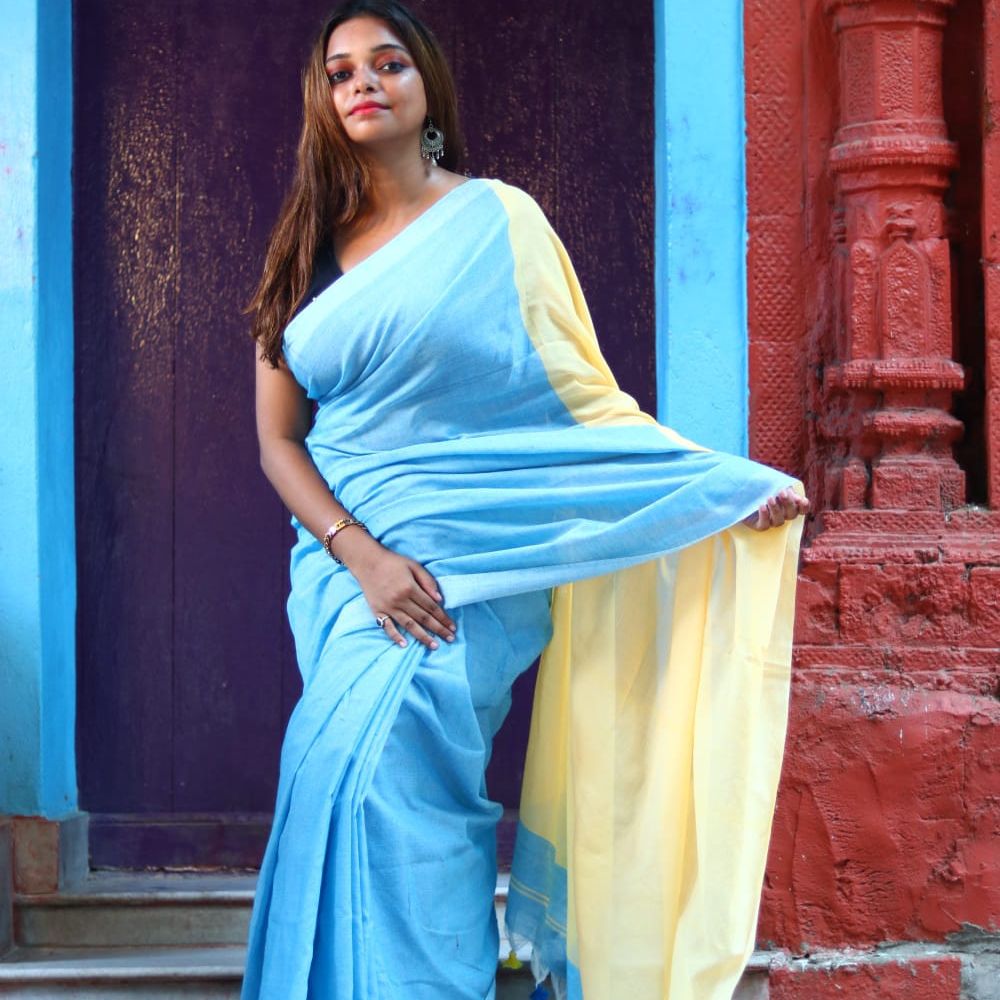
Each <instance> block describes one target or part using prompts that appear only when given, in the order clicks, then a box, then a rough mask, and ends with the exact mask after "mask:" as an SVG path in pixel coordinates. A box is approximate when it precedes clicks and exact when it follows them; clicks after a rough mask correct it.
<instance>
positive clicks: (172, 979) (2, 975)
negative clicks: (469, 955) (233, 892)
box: [0, 945, 535, 1000]
mask: <svg viewBox="0 0 1000 1000" xmlns="http://www.w3.org/2000/svg"><path fill="white" fill-rule="evenodd" d="M244 957H245V951H244V949H243V948H240V947H234V946H224V945H223V946H214V947H202V948H197V947H179V948H170V947H163V946H154V947H146V948H143V947H126V948H17V949H15V951H14V952H12V953H10V954H8V955H6V956H4V958H3V960H2V961H0V996H3V997H10V998H12V1000H70V998H72V1000H105V998H107V1000H194V998H198V1000H238V997H239V995H240V982H241V980H242V978H243V962H244ZM534 985H535V984H534V981H533V979H532V978H531V976H530V975H529V974H527V973H526V972H525V971H521V972H511V971H509V970H506V969H501V970H500V971H499V973H498V975H497V1000H528V997H529V996H530V995H531V992H532V990H533V989H534Z"/></svg>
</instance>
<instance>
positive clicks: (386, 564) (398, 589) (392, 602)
mask: <svg viewBox="0 0 1000 1000" xmlns="http://www.w3.org/2000/svg"><path fill="white" fill-rule="evenodd" d="M334 545H335V546H336V550H337V557H338V558H339V559H342V560H343V562H344V565H345V566H346V567H347V568H348V569H349V570H350V571H351V573H352V574H353V575H354V578H355V579H356V580H357V581H358V584H359V585H360V586H361V590H362V592H363V593H364V595H365V600H366V601H367V602H368V607H369V608H371V611H372V615H373V616H374V617H376V618H381V617H383V616H386V615H387V616H388V617H387V618H386V619H385V624H384V625H383V626H382V627H383V628H384V629H385V633H386V635H387V636H389V638H390V639H392V641H393V642H395V643H396V644H397V645H399V646H405V645H406V638H405V637H404V636H403V631H406V632H409V633H410V635H412V636H413V638H414V639H416V640H417V641H418V642H422V643H423V644H424V645H425V646H426V647H427V648H428V649H437V648H438V642H437V638H436V637H440V638H442V639H444V640H445V642H453V641H454V639H455V630H456V625H455V623H454V622H453V621H452V620H451V618H450V617H449V616H448V614H447V613H446V612H445V610H444V608H442V607H441V600H442V597H441V592H440V591H439V590H438V586H437V582H436V581H435V579H434V577H433V576H431V574H430V573H428V572H427V570H425V569H424V568H423V566H421V565H420V563H418V562H416V561H415V560H413V559H407V558H406V557H405V556H401V555H399V554H398V553H397V552H393V551H392V550H391V549H387V548H386V547H385V546H384V545H382V544H381V543H380V542H377V541H376V540H375V539H374V538H372V537H371V535H369V534H368V533H367V532H366V531H363V530H361V529H353V528H352V529H345V530H344V531H341V532H338V533H337V538H336V540H335V542H334Z"/></svg>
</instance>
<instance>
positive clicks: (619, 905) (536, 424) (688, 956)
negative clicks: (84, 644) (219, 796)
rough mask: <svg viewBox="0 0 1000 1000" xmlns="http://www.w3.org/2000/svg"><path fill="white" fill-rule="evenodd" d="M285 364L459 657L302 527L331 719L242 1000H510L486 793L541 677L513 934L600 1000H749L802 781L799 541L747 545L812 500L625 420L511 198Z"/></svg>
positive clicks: (475, 203)
mask: <svg viewBox="0 0 1000 1000" xmlns="http://www.w3.org/2000/svg"><path fill="white" fill-rule="evenodd" d="M285 357H286V360H287V362H288V364H289V366H290V368H291V370H292V372H293V373H294V374H295V377H296V378H297V379H298V380H299V382H300V383H301V384H302V385H303V386H304V387H305V388H306V391H307V392H308V394H309V395H310V396H311V397H312V398H313V399H315V400H316V401H317V402H318V404H319V405H318V409H317V414H316V418H315V421H314V425H313V428H312V430H311V431H310V434H309V436H308V439H307V442H306V443H307V447H308V448H309V452H310V454H311V456H312V458H313V461H314V462H315V464H316V466H317V468H318V469H319V471H320V473H321V474H322V475H323V476H324V477H325V479H326V480H327V482H328V484H329V486H330V488H331V490H332V491H333V492H334V494H335V495H336V496H337V497H338V499H339V500H340V502H341V503H342V504H344V506H345V507H346V508H347V509H349V510H351V511H352V513H353V514H354V515H355V516H357V517H359V518H361V519H362V520H364V521H365V522H366V523H367V524H368V526H369V528H370V529H371V531H372V533H373V534H374V535H375V536H376V537H377V538H379V540H380V541H381V542H382V543H383V544H385V545H386V546H388V547H389V548H391V549H393V550H395V551H397V552H400V553H402V554H404V555H407V556H410V557H412V558H413V559H415V560H417V561H419V562H420V563H422V564H423V565H425V566H426V567H427V568H428V570H429V571H430V572H431V573H433V574H434V576H435V577H436V578H437V580H438V582H439V584H440V587H441V590H442V592H443V593H444V595H445V606H446V607H447V608H448V609H449V612H450V613H451V614H452V615H453V616H454V617H456V620H458V621H459V635H458V640H457V642H456V643H455V644H454V645H453V646H447V647H445V646H444V645H443V646H442V648H441V649H439V650H436V651H433V652H430V651H427V650H426V649H425V648H424V647H422V646H420V645H419V644H417V643H416V642H411V643H410V644H409V646H408V647H407V648H405V649H400V648H399V647H396V646H394V645H393V644H392V643H390V642H389V641H388V640H387V639H386V637H385V635H384V634H383V633H382V632H381V630H379V629H378V628H377V627H376V626H375V624H374V622H373V621H372V615H371V612H370V610H369V609H368V607H367V605H366V604H365V602H364V599H363V596H362V595H361V594H360V592H359V590H358V588H357V584H356V583H355V582H354V581H353V578H352V577H351V576H350V574H349V573H348V572H347V571H346V570H344V569H343V568H341V567H338V566H336V565H335V564H333V563H332V562H331V561H330V560H329V559H328V558H327V557H326V555H325V553H323V551H322V548H321V547H320V546H319V544H318V543H317V542H316V540H315V539H313V538H312V537H311V536H310V535H309V534H308V533H307V532H306V531H305V530H304V529H303V528H302V527H301V525H298V524H296V527H297V529H298V531H299V541H298V543H297V545H296V547H295V549H294V550H293V553H292V571H291V578H292V593H291V596H290V598H289V620H290V622H291V625H292V631H293V634H294V636H295V641H296V651H297V655H298V660H299V664H300V669H301V670H302V675H303V681H304V691H303V696H302V700H301V702H300V703H299V705H298V706H297V707H296V709H295V711H294V712H293V715H292V718H291V720H290V722H289V727H288V732H287V734H286V738H285V745H284V747H283V750H282V758H281V777H280V781H279V789H278V796H277V803H276V809H275V825H274V829H273V831H272V835H271V839H270V841H269V844H268V849H267V853H266V855H265V859H264V863H263V865H262V868H261V876H260V883H259V888H258V893H257V899H256V901H255V906H254V914H253V918H252V922H251V931H250V941H249V949H248V968H247V975H246V979H245V982H244V990H243V997H244V1000H256V998H261V997H264V998H280V1000H396V998H403V997H406V998H407V1000H424V998H425V997H426V998H427V1000H430V998H432V997H445V996H447V997H449V998H455V1000H464V998H466V997H468V998H471V1000H482V998H483V997H488V996H489V995H490V994H491V993H492V990H493V985H492V984H493V973H494V971H495V964H496V957H497V956H496V947H497V936H496V926H495V921H494V919H493V917H492V906H491V903H490V899H489V897H490V895H491V892H490V882H491V879H492V877H493V875H495V854H494V853H493V851H494V848H493V841H492V838H493V828H494V826H495V823H496V820H497V818H498V817H499V815H500V809H499V806H497V805H496V804H495V803H491V802H490V800H489V798H488V796H487V794H486V789H485V785H484V782H483V771H484V769H485V765H486V761H487V760H488V758H489V753H490V743H491V740H492V737H493V734H494V733H495V731H496V729H497V727H498V726H499V725H500V722H501V721H502V719H503V716H504V715H505V714H506V711H507V708H508V707H509V698H510V694H509V692H510V684H511V683H512V681H513V679H514V678H515V677H516V676H517V674H518V673H519V672H520V671H521V670H523V669H525V667H527V666H528V664H529V663H530V662H531V659H532V658H533V657H534V655H535V654H536V653H538V652H539V651H540V650H541V649H542V647H543V646H544V647H545V653H544V656H543V659H542V665H541V669H540V672H539V679H538V685H537V688H536V697H535V705H534V709H533V714H532V726H531V738H530V741H529V747H528V762H527V766H526V771H525V779H524V786H523V790H522V802H521V812H520V824H519V829H518V836H517V843H516V847H515V857H514V864H513V870H512V873H511V883H510V885H511V889H510V897H509V901H508V907H507V917H506V919H507V929H508V931H509V933H510V934H511V935H512V937H513V938H514V939H516V940H520V941H523V942H525V943H527V944H530V945H531V947H532V953H533V957H532V962H533V967H534V969H535V972H536V976H537V977H538V978H541V977H542V976H543V975H545V974H547V973H551V974H552V976H553V979H554V981H555V983H556V986H557V990H558V992H559V993H560V995H564V996H568V997H570V998H572V1000H619V998H620V997H622V996H628V997H629V998H630V1000H663V998H668V1000H688V998H690V1000H694V998H697V1000H722V998H728V997H729V996H731V994H732V990H733V988H734V987H735V984H736V982H737V981H738V979H739V975H740V973H741V970H742V968H743V966H744V964H745V962H746V959H747V957H748V955H749V953H750V950H751V949H752V947H753V934H754V928H755V923H756V914H757V906H758V903H759V893H760V885H761V880H762V876H763V865H764V859H765V856H766V849H767V842H768V837H769V832H770V822H771V814H772V811H773V807H774V800H775V794H776V789H777V779H778V773H779V769H780V763H781V755H782V747H783V740H784V731H785V721H786V716H787V697H788V686H789V662H790V655H791V639H790V636H791V631H790V630H791V620H792V611H793V606H792V604H793V599H794V586H795V567H796V561H797V549H798V541H799V531H800V527H799V523H798V522H796V523H794V524H792V525H789V526H785V527H784V528H781V529H772V530H771V531H769V532H766V533H756V532H752V531H750V529H748V528H745V527H743V526H742V525H740V523H739V522H740V521H741V519H742V518H743V517H744V516H746V515H747V514H749V513H751V512H752V511H754V510H755V509H756V507H757V506H758V504H760V503H761V502H762V501H763V500H764V499H765V498H766V497H768V496H770V495H773V494H774V493H775V492H777V491H778V490H779V489H781V488H783V487H785V486H787V485H791V484H794V485H796V487H797V488H800V487H798V484H796V483H795V481H794V480H793V479H791V478H790V477H788V476H785V475H783V474H782V473H778V472H776V471H774V470H772V469H768V468H766V467H764V466H761V465H758V464H757V463H754V462H751V461H748V460H746V459H743V458H739V457H736V456H731V455H724V454H721V453H717V452H711V451H707V450H706V449H703V448H700V447H698V446H697V445H695V444H692V443H691V442H689V441H686V440H685V439H684V438H682V437H680V436H679V435H677V434H676V433H674V432H673V431H671V430H670V429H668V428H665V427H663V426H662V425H660V424H658V423H657V422H656V421H655V420H653V419H652V418H651V417H649V416H647V415H646V414H643V413H642V412H641V411H640V410H639V409H638V407H637V406H636V404H635V402H634V400H632V399H631V398H630V397H629V396H627V395H626V394H625V393H623V392H621V390H620V389H619V388H618V386H617V385H616V384H615V381H614V378H613V376H612V375H611V372H610V371H609V369H608V367H607V365H606V363H605V362H604V359H603V358H602V357H601V354H600V350H599V348H598V345H597V339H596V336H595V334H594V331H593V327H592V325H591V323H590V317H589V315H588V313H587V309H586V304H585V302H584V300H583V295H582V293H581V291H580V288H579V285H578V283H577V281H576V277H575V275H574V273H573V270H572V266H571V264H570V263H569V259H568V257H567V256H566V253H565V250H564V248H563V247H562V245H561V243H560V242H559V240H558V238H557V237H556V236H555V234H554V233H553V232H552V230H551V227H549V225H548V223H547V222H546V220H545V218H544V216H543V215H542V213H541V211H540V210H539V209H538V206H537V205H535V203H534V202H533V201H532V200H531V199H530V198H529V197H528V196H527V195H525V194H524V193H523V192H520V191H517V190H516V189H514V188H511V187H508V186H507V185H503V184H500V183H499V182H494V181H478V180H473V181H467V182H465V183H463V184H461V185H460V186H459V187H457V188H455V189H454V190H453V191H451V192H450V193H449V194H447V195H446V196H445V197H444V198H442V199H441V200H440V201H438V202H437V203H436V204H435V205H434V206H432V208H431V209H429V210H428V211H427V212H426V213H425V214H424V215H422V216H421V217H420V218H418V219H417V220H416V221H415V222H414V223H412V224H411V225H410V226H409V227H407V228H406V229H405V230H403V232H402V233H400V234H399V235H398V236H396V237H395V238H394V239H393V240H391V241H390V242H389V243H388V244H387V245H386V246H385V247H383V248H382V249H381V250H379V251H377V252H376V253H375V254H373V255H372V256H371V257H369V258H367V259H366V260H365V261H363V262H362V263H361V264H359V265H358V266H357V267H355V268H353V269H351V271H349V272H348V273H347V274H345V275H343V276H342V277H341V278H339V279H338V280H337V281H336V282H335V283H334V284H333V285H332V286H330V288H329V289H327V290H326V291H325V292H323V293H322V294H321V295H319V296H318V297H317V298H316V299H315V300H314V301H313V302H312V303H311V304H309V305H308V306H307V307H306V308H305V309H303V310H302V311H301V312H300V313H299V314H298V316H297V317H296V318H295V319H294V320H293V321H292V323H291V324H290V325H289V327H288V328H287V330H286V333H285ZM550 593H551V608H550V604H549V595H550ZM539 595H544V601H543V600H542V598H540V597H539ZM491 952H492V953H491Z"/></svg>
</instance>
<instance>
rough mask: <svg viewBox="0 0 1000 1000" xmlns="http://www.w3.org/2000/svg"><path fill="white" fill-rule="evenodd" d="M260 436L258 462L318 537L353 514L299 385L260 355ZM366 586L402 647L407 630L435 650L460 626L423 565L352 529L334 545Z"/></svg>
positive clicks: (371, 601) (376, 610)
mask: <svg viewBox="0 0 1000 1000" xmlns="http://www.w3.org/2000/svg"><path fill="white" fill-rule="evenodd" d="M256 372H257V375H256V386H257V388H256V410H257V440H258V442H259V445H260V464H261V468H262V469H263V470H264V475H265V476H267V478H268V480H269V481H270V483H271V485H272V486H273V487H274V488H275V490H276V491H277V493H278V496H280V497H281V499H282V500H283V501H284V503H285V506H286V507H287V508H288V509H289V510H290V511H291V512H292V513H293V514H294V515H295V517H297V518H298V520H299V521H300V522H301V523H302V524H303V525H304V526H305V527H306V528H307V529H308V530H309V531H310V532H312V534H313V535H315V536H316V538H318V539H322V538H323V536H324V535H325V534H326V531H327V529H328V528H329V527H330V525H331V524H335V523H336V522H337V521H339V520H340V519H341V518H344V517H350V516H351V514H350V511H348V510H346V509H345V508H344V507H342V506H341V505H340V504H339V503H338V502H337V500H336V498H335V497H334V495H333V493H331V491H330V488H329V486H327V484H326V480H324V479H323V477H322V476H321V475H320V474H319V470H318V469H317V468H316V466H315V464H314V463H313V460H312V458H310V456H309V452H308V451H307V450H306V446H305V439H306V434H307V433H308V432H309V427H310V424H311V421H312V414H311V408H310V404H309V400H308V398H307V397H306V394H305V392H304V390H303V389H302V386H300V385H299V384H298V382H296V381H295V377H294V376H293V375H292V373H291V372H290V371H289V370H288V367H287V366H286V365H285V363H284V362H283V361H282V362H281V364H280V366H279V367H278V368H272V367H271V366H270V365H269V364H268V362H267V361H266V360H264V359H262V358H261V357H260V356H259V355H258V356H257V366H256ZM331 549H332V550H333V552H334V554H335V555H336V556H337V558H338V559H340V560H342V561H343V563H344V565H345V566H346V567H347V568H348V569H349V570H350V571H351V573H352V574H353V575H354V577H355V579H356V580H357V581H358V583H359V585H360V586H361V589H362V591H363V592H364V595H365V600H366V601H367V602H368V606H369V607H370V608H371V610H372V614H373V615H389V620H388V621H387V622H386V624H385V630H386V634H387V635H389V636H390V638H392V639H393V640H394V641H395V642H397V643H398V644H399V645H401V646H405V645H406V640H405V639H404V638H403V636H402V634H401V633H400V629H405V630H406V631H407V632H409V633H410V634H411V635H412V636H413V637H414V638H415V639H418V640H419V641H420V642H422V643H423V644H424V645H425V646H428V647H430V648H431V649H436V648H437V642H436V641H435V639H434V636H435V635H438V636H440V637H441V638H443V639H445V640H446V641H448V642H451V641H452V639H453V638H454V633H455V623H454V622H453V621H452V620H451V618H449V617H448V615H447V614H446V613H445V611H444V609H443V608H442V607H441V604H440V601H441V594H440V592H439V591H438V586H437V582H436V581H435V579H434V577H433V576H431V574H430V573H428V572H427V571H426V570H425V569H424V568H423V567H422V566H421V565H420V564H419V563H418V562H415V561H414V560H412V559H407V558H405V557H404V556H401V555H398V554H397V553H395V552H392V551H390V550H389V549H387V548H385V546H383V545H381V544H380V543H379V542H377V541H376V540H375V539H374V538H372V537H371V535H369V534H368V532H367V531H362V530H361V529H360V528H355V527H348V528H343V529H342V530H340V531H338V532H337V534H336V536H335V537H334V539H333V542H332V544H331Z"/></svg>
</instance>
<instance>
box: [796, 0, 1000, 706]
mask: <svg viewBox="0 0 1000 1000" xmlns="http://www.w3.org/2000/svg"><path fill="white" fill-rule="evenodd" d="M955 3H956V0H823V9H824V13H825V15H826V17H828V18H829V19H830V22H831V24H832V27H833V28H834V31H835V34H836V37H837V41H838V52H839V88H840V95H839V96H840V101H839V109H840V121H839V127H838V128H837V131H836V134H835V136H834V141H833V145H832V147H831V148H830V153H829V161H828V162H829V166H830V170H831V173H832V175H833V176H834V178H835V182H836V204H835V206H834V215H833V224H832V226H831V232H832V243H833V245H832V254H831V258H830V263H829V270H828V274H829V280H828V285H827V287H828V288H829V290H830V295H829V296H828V299H827V310H826V312H827V322H826V324H825V330H826V332H825V334H824V335H822V336H821V337H819V338H818V341H817V347H816V354H815V355H814V359H813V360H814V363H815V370H816V371H817V372H818V373H819V378H818V379H817V380H816V382H815V384H814V386H813V390H812V391H813V398H812V403H813V409H814V411H815V412H816V413H818V414H819V417H818V420H817V435H816V440H815V443H814V446H813V448H814V450H813V454H812V470H811V473H810V477H809V479H810V485H811V488H812V490H813V492H814V495H815V499H816V501H817V508H818V509H819V510H820V511H821V513H820V515H819V517H818V518H817V524H816V528H817V530H816V533H815V535H814V537H813V538H812V540H811V544H810V545H809V546H808V547H807V548H805V550H804V552H803V572H802V577H801V588H800V602H799V616H798V622H797V632H796V636H797V640H798V645H797V649H796V662H797V663H798V665H799V666H800V667H810V666H817V667H818V666H822V667H831V668H835V669H838V670H841V669H844V668H845V667H846V668H849V669H860V670H862V671H868V670H871V671H872V673H870V674H867V675H863V676H867V677H868V679H882V678H884V677H885V669H886V667H887V666H888V665H889V664H890V663H891V664H894V665H895V666H893V667H892V669H893V670H896V671H899V670H902V669H904V668H903V664H904V663H905V671H906V673H907V675H908V678H909V681H910V682H911V683H912V682H919V680H920V678H921V674H922V673H924V672H926V675H925V676H926V677H927V679H931V678H933V683H934V684H935V685H939V684H941V683H945V681H943V680H942V678H941V675H940V674H939V673H936V672H938V671H940V670H941V669H942V668H947V667H953V668H954V669H955V671H956V674H955V675H954V680H956V681H958V680H959V679H960V678H961V683H962V684H970V685H971V686H973V687H974V689H977V690H981V691H982V692H983V693H986V692H988V691H992V690H993V688H994V686H995V685H996V676H995V666H996V661H995V652H996V647H997V646H998V644H1000V639H998V635H1000V514H998V512H996V511H986V510H983V509H981V508H973V507H965V506H963V504H964V502H965V484H964V478H965V477H964V474H963V472H962V470H961V469H960V468H959V466H958V465H957V463H956V462H955V460H954V458H953V455H952V445H953V443H954V442H955V441H956V440H957V439H958V438H959V437H960V436H961V435H962V432H963V428H962V424H961V422H960V421H959V420H957V419H956V418H955V417H954V416H953V415H952V414H951V412H950V410H951V406H952V400H953V395H954V394H955V393H956V392H958V391H960V390H961V389H962V387H963V384H964V376H965V373H964V370H963V368H962V366H961V365H959V364H957V363H956V362H955V361H954V360H953V359H952V345H953V337H952V315H953V303H952V294H953V291H952V289H953V282H952V276H951V263H950V251H949V243H948V233H947V225H946V217H945V208H944V204H943V201H942V195H943V193H944V191H945V190H946V189H947V187H948V184H949V175H950V173H951V172H952V171H953V170H955V169H956V168H957V167H958V166H959V164H958V157H957V151H956V148H955V145H954V143H952V142H951V141H949V139H948V136H947V133H946V129H945V123H944V119H943V112H942V72H941V50H942V36H943V29H944V27H945V24H946V21H947V18H948V15H949V13H950V11H951V9H952V8H953V7H954V6H955ZM947 683H949V684H950V683H951V681H950V680H949V681H948V682H947Z"/></svg>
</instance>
